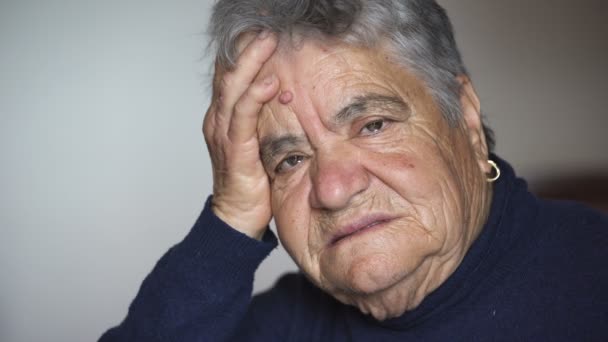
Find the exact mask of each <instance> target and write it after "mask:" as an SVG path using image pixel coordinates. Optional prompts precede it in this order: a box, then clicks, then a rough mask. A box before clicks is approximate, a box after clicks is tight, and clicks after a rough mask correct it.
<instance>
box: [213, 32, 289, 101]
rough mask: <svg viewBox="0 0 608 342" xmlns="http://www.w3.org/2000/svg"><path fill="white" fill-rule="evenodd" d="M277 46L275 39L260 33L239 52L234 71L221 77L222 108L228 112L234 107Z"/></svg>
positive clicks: (271, 35) (268, 34) (270, 35)
mask: <svg viewBox="0 0 608 342" xmlns="http://www.w3.org/2000/svg"><path fill="white" fill-rule="evenodd" d="M247 38H248V37H244V38H243V39H245V40H246V39H247ZM250 39H251V38H250ZM242 44H243V43H242ZM277 44H278V40H277V37H276V36H275V35H273V34H270V33H268V32H267V31H262V32H261V33H260V34H259V35H258V36H257V37H256V38H254V39H251V42H250V43H249V44H248V45H247V46H246V47H245V48H244V50H243V51H242V52H241V54H240V56H239V58H238V60H237V62H236V67H235V69H234V70H232V71H229V72H225V73H223V75H222V78H221V80H220V84H219V95H220V97H221V100H220V102H221V107H222V108H224V109H226V110H229V109H231V108H233V107H234V105H235V104H236V102H237V101H238V99H239V98H240V97H241V96H242V95H243V94H244V93H245V91H246V90H247V88H248V87H249V85H251V83H252V82H253V80H254V79H255V77H256V76H257V74H258V72H259V71H260V69H261V68H262V66H263V65H264V63H266V61H267V60H268V59H269V58H270V56H272V54H273V53H274V51H275V49H276V47H277ZM243 45H244V44H243Z"/></svg>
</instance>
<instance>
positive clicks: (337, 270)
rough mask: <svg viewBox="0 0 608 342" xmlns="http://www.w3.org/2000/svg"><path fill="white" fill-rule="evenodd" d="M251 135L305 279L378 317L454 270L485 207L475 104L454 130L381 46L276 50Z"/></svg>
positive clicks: (468, 96) (470, 102)
mask: <svg viewBox="0 0 608 342" xmlns="http://www.w3.org/2000/svg"><path fill="white" fill-rule="evenodd" d="M270 73H274V74H275V75H277V76H278V78H279V80H280V82H281V90H282V92H284V93H285V92H289V93H290V95H291V96H288V98H289V97H290V98H289V100H288V101H285V97H283V98H282V99H281V100H280V96H277V98H275V99H273V100H272V101H271V102H269V103H268V104H266V105H265V106H264V108H263V110H262V113H261V115H260V120H259V123H258V135H259V140H260V144H261V155H262V159H263V161H264V165H265V168H266V171H267V173H268V175H269V178H270V180H271V195H272V212H273V215H274V219H275V222H276V224H277V229H278V233H279V237H280V240H281V242H282V244H283V245H284V246H285V248H286V249H287V251H288V253H289V254H290V255H291V257H292V258H293V259H294V260H295V262H296V263H297V264H298V266H299V267H300V268H301V269H302V270H303V271H304V272H305V274H306V275H307V276H308V277H309V278H310V279H311V280H312V281H313V282H314V283H316V284H317V285H318V286H319V287H321V288H322V289H324V290H325V291H326V292H329V293H330V294H332V295H334V296H335V297H336V298H337V299H339V300H341V301H342V302H344V303H347V304H352V305H356V306H358V307H359V308H360V309H361V310H362V311H363V312H366V313H370V314H372V315H374V316H375V317H376V318H378V319H384V318H388V317H394V316H397V315H400V314H401V313H403V312H404V311H405V310H409V309H412V308H414V307H415V306H417V305H418V304H419V303H420V301H422V299H423V298H424V297H425V296H426V295H427V294H428V293H429V292H431V291H432V290H434V289H435V288H437V287H438V286H439V285H440V284H441V283H442V282H443V281H444V280H445V279H446V278H447V277H448V276H449V275H450V274H451V273H452V272H453V271H454V270H455V268H456V267H457V266H458V264H459V263H460V261H461V260H462V258H463V256H464V254H465V253H466V251H467V249H468V248H469V246H470V244H471V243H472V241H473V240H474V238H475V237H476V236H477V234H478V233H479V230H480V228H481V226H482V225H483V222H484V221H485V218H486V215H487V208H488V207H489V203H488V202H489V198H490V191H491V190H490V188H489V187H488V185H487V184H486V182H485V173H486V172H488V170H489V166H488V165H487V163H486V161H487V149H486V144H485V138H484V136H483V132H482V129H481V122H480V117H479V109H478V103H477V98H476V96H475V93H474V91H473V89H472V87H471V86H470V83H468V82H467V80H466V79H463V84H464V86H463V96H462V101H461V105H462V110H463V112H464V118H463V120H461V122H460V124H459V125H458V126H455V127H452V126H450V125H448V123H447V122H446V121H445V119H444V118H443V117H442V115H441V113H440V111H439V109H438V107H437V105H436V103H435V101H434V100H433V98H432V97H431V96H429V93H428V89H427V88H426V87H425V85H424V84H423V83H422V82H421V81H420V80H419V79H418V78H416V77H414V76H413V75H412V74H410V73H409V72H407V71H406V70H404V69H403V68H402V67H399V66H397V65H395V64H394V63H392V62H391V58H390V57H389V56H388V54H385V53H384V52H383V51H382V50H377V51H371V50H365V49H355V48H352V47H347V46H342V45H335V46H331V47H330V46H327V45H323V44H320V43H313V42H307V43H303V44H302V45H301V46H300V47H299V48H298V49H297V50H292V51H283V52H279V53H276V54H275V55H274V56H273V57H272V59H271V60H270V61H269V62H268V63H267V64H266V65H265V66H264V67H263V69H262V71H261V72H260V75H258V77H265V76H266V75H269V74H270Z"/></svg>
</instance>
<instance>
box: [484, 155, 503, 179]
mask: <svg viewBox="0 0 608 342" xmlns="http://www.w3.org/2000/svg"><path fill="white" fill-rule="evenodd" d="M488 164H490V166H491V167H492V169H494V172H495V173H496V175H495V176H494V177H492V178H486V181H488V183H494V182H496V180H497V179H498V178H500V169H499V168H498V165H496V163H495V162H494V161H493V160H489V159H488Z"/></svg>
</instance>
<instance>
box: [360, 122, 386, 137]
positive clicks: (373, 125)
mask: <svg viewBox="0 0 608 342" xmlns="http://www.w3.org/2000/svg"><path fill="white" fill-rule="evenodd" d="M385 125H386V122H385V121H384V120H375V121H372V122H370V123H368V124H366V125H365V126H363V128H362V129H361V133H364V134H375V133H378V132H379V131H381V130H382V129H383V128H384V126H385Z"/></svg>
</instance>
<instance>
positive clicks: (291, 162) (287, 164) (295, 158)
mask: <svg viewBox="0 0 608 342" xmlns="http://www.w3.org/2000/svg"><path fill="white" fill-rule="evenodd" d="M302 161H304V156H302V155H297V154H295V155H291V156H288V157H287V158H285V159H283V160H281V162H280V163H279V165H277V167H276V169H275V172H276V173H282V172H286V171H289V170H290V169H292V168H294V167H296V166H298V164H300V163H301V162H302Z"/></svg>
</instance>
